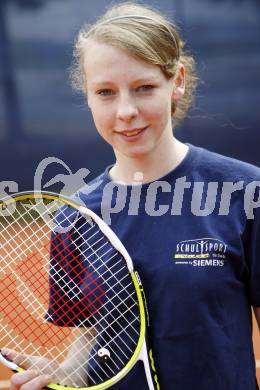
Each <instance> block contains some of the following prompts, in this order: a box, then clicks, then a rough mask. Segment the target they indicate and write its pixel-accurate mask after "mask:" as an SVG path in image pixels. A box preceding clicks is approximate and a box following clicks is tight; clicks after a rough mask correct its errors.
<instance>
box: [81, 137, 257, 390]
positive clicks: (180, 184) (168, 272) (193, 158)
mask: <svg viewBox="0 0 260 390" xmlns="http://www.w3.org/2000/svg"><path fill="white" fill-rule="evenodd" d="M95 183H96V185H97V188H96V189H95V190H94V191H92V192H89V187H86V188H83V189H82V190H81V191H80V192H79V193H78V194H77V196H78V197H79V198H80V199H81V201H83V202H84V203H85V204H86V205H87V207H89V208H90V209H92V210H93V211H94V212H96V213H97V214H98V215H100V216H101V217H103V219H105V221H106V222H108V223H109V224H110V227H111V228H112V230H114V232H115V233H116V234H117V235H118V236H119V238H120V239H121V241H122V242H123V244H124V245H125V247H126V248H127V250H128V252H129V253H130V255H131V257H132V260H133V263H134V267H135V269H136V270H137V271H138V272H139V273H140V276H141V279H142V282H143V285H144V290H145V293H146V297H147V301H148V310H149V314H150V322H151V326H150V330H149V332H150V342H151V347H152V349H153V353H154V358H155V363H156V368H157V372H158V377H159V382H160V387H161V390H169V389H174V390H209V389H210V390H256V389H258V386H257V384H256V378H255V359H254V353H253V345H252V318H251V306H252V305H253V306H260V258H259V256H260V232H259V224H260V212H259V211H260V209H259V206H258V203H257V197H258V190H259V186H260V169H259V168H257V167H254V166H252V165H250V164H247V163H243V162H241V161H238V160H234V159H231V158H227V157H224V156H221V155H218V154H215V153H212V152H209V151H207V150H205V149H202V148H198V147H195V146H192V145H189V151H188V153H187V155H186V157H185V158H184V160H183V161H182V162H181V163H180V164H179V165H178V166H177V167H176V168H175V169H174V170H173V171H171V172H170V173H168V174H167V175H165V176H164V177H163V178H161V179H160V180H157V181H155V182H153V183H147V184H143V185H136V186H127V185H122V184H120V183H114V182H112V181H111V179H110V177H109V168H108V169H107V170H106V171H105V172H104V173H103V174H102V175H100V176H99V177H98V178H96V179H95V180H94V181H93V182H92V183H91V184H92V185H93V184H94V185H95ZM257 206H258V207H257ZM111 389H113V390H146V389H147V390H148V386H147V384H146V379H145V374H144V369H143V366H142V363H140V362H138V363H137V365H136V366H135V367H134V368H133V369H132V371H131V372H130V373H129V374H127V376H126V377H125V378H124V379H123V380H122V381H121V382H120V383H117V384H116V385H114V386H112V387H111Z"/></svg>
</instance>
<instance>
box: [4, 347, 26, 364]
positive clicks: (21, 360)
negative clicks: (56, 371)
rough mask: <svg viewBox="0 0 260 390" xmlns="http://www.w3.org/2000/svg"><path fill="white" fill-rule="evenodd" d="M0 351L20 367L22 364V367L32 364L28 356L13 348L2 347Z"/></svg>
mask: <svg viewBox="0 0 260 390" xmlns="http://www.w3.org/2000/svg"><path fill="white" fill-rule="evenodd" d="M1 353H2V355H3V356H4V357H6V358H7V359H9V360H11V361H12V362H14V363H15V364H17V365H18V366H20V367H21V366H22V367H23V368H29V367H30V366H32V361H31V358H30V356H27V355H24V354H22V353H20V352H16V351H15V350H13V349H8V348H3V349H2V350H1Z"/></svg>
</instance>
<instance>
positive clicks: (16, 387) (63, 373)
mask: <svg viewBox="0 0 260 390" xmlns="http://www.w3.org/2000/svg"><path fill="white" fill-rule="evenodd" d="M1 353H2V355H3V356H4V357H6V358H7V359H9V360H11V361H12V362H14V363H15V364H17V366H19V367H21V368H23V369H25V370H26V371H25V372H22V373H17V374H14V375H13V376H12V378H11V387H10V390H40V389H42V388H43V387H45V386H46V385H47V384H48V383H51V382H54V383H59V384H61V385H65V386H70V387H86V381H84V380H83V377H82V375H79V373H78V372H77V371H75V370H74V371H73V370H70V366H69V365H65V366H64V367H65V368H63V366H62V365H59V364H58V363H56V362H55V361H50V360H48V359H46V358H42V357H39V356H30V355H25V354H22V353H18V352H16V351H14V350H11V349H7V348H3V349H2V350H1Z"/></svg>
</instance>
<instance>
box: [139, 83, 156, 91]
mask: <svg viewBox="0 0 260 390" xmlns="http://www.w3.org/2000/svg"><path fill="white" fill-rule="evenodd" d="M154 88H155V86H154V85H150V84H146V85H141V86H140V87H138V88H137V91H140V92H150V91H152V90H153V89H154Z"/></svg>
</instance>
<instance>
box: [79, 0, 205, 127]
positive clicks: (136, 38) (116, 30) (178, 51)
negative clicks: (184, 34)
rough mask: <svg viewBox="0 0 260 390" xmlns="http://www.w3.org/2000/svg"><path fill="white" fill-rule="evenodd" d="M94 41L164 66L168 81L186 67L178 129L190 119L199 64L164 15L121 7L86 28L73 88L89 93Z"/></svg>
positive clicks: (175, 106)
mask: <svg viewBox="0 0 260 390" xmlns="http://www.w3.org/2000/svg"><path fill="white" fill-rule="evenodd" d="M89 39H94V40H98V41H101V42H103V43H107V44H109V45H113V46H116V47H118V48H121V49H124V50H127V51H128V52H130V53H131V54H133V56H135V57H137V58H140V59H142V60H144V61H146V62H148V63H150V64H154V65H158V66H160V68H161V70H162V72H163V73H164V75H165V76H166V77H167V78H171V77H174V76H175V75H176V71H177V70H178V68H179V64H180V63H182V64H183V65H184V68H185V84H186V87H185V93H184V96H183V97H182V98H181V99H179V100H178V101H175V100H173V101H172V119H173V124H174V125H175V126H176V125H177V124H178V123H179V122H180V121H181V120H182V119H183V118H184V117H185V115H186V113H187V111H188V109H189V108H190V106H191V104H192V102H193V100H194V95H195V90H196V86H197V80H198V79H197V76H196V72H195V61H194V59H193V57H192V56H191V55H189V54H188V53H187V52H186V50H184V45H185V44H184V41H183V40H182V39H181V37H180V35H179V33H178V31H177V28H176V26H175V25H173V24H172V23H171V22H169V21H168V20H167V18H166V17H164V16H163V15H162V14H161V13H159V12H158V11H156V10H153V9H152V8H150V7H148V6H146V5H145V6H144V5H143V4H142V5H141V4H137V3H133V2H124V3H119V4H116V5H114V6H112V7H111V8H109V9H108V10H107V12H106V13H105V14H104V15H103V16H101V17H100V18H99V19H98V20H97V21H96V22H95V23H94V24H92V25H84V26H83V27H82V29H81V30H80V32H79V34H78V36H77V39H76V42H75V46H74V52H73V54H74V63H73V67H72V71H71V82H72V86H73V88H74V89H75V90H77V91H82V92H83V93H85V81H86V75H85V73H84V68H83V62H84V55H85V48H86V43H87V41H88V40H89Z"/></svg>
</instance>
